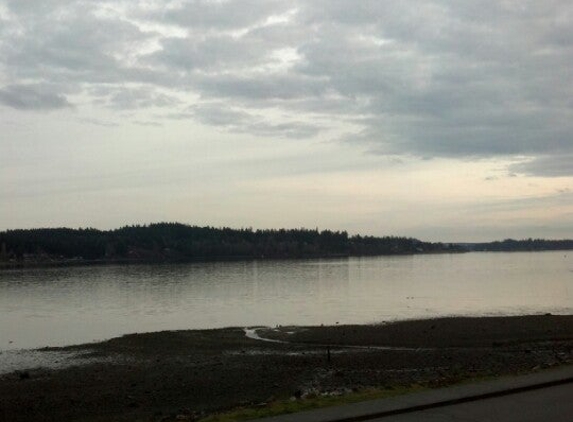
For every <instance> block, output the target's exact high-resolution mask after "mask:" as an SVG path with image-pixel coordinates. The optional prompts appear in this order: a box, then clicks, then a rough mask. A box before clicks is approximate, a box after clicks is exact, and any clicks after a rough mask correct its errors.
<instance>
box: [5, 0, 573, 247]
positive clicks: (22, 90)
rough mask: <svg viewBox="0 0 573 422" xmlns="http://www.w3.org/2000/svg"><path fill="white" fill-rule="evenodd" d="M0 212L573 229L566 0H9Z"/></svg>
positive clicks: (25, 224) (392, 230)
mask: <svg viewBox="0 0 573 422" xmlns="http://www.w3.org/2000/svg"><path fill="white" fill-rule="evenodd" d="M0 176H1V180H0V229H1V230H4V229H9V228H29V227H58V226H67V227H96V228H101V229H107V228H116V227H120V226H122V225H126V224H134V223H139V224H142V223H150V222H159V221H179V222H183V223H187V224H197V225H212V226H231V227H237V228H238V227H253V228H267V227H269V228H270V227H310V228H314V227H319V228H321V229H322V228H328V229H334V230H338V229H345V230H348V231H349V232H350V233H361V234H373V235H386V234H388V235H406V236H413V237H417V238H420V239H422V240H443V241H481V240H493V239H503V238H507V237H514V238H526V237H546V238H573V3H572V2H571V1H566V0H558V1H552V0H546V1H539V0H534V1H533V0H531V1H527V0H515V1H514V0H482V1H452V0H448V1H446V0H443V1H440V0H433V1H432V0H431V1H424V2H420V1H392V2H389V1H388V2H387V1H379V0H360V1H356V0H315V1H311V0H300V1H296V0H293V1H284V0H282V1H278V0H277V1H274V0H261V1H256V0H211V1H209V0H202V1H201V0H195V1H193V0H109V1H106V0H41V1H40V0H0Z"/></svg>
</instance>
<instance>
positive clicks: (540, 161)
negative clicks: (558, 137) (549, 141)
mask: <svg viewBox="0 0 573 422" xmlns="http://www.w3.org/2000/svg"><path fill="white" fill-rule="evenodd" d="M510 171H513V172H516V173H521V174H528V175H539V176H545V177H566V176H571V175H573V154H566V155H559V156H553V155H546V156H541V157H537V158H535V159H533V160H531V161H528V162H525V163H519V164H513V165H512V166H511V167H510Z"/></svg>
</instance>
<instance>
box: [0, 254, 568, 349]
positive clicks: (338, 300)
mask: <svg viewBox="0 0 573 422" xmlns="http://www.w3.org/2000/svg"><path fill="white" fill-rule="evenodd" d="M540 312H552V313H573V251H567V252H541V253H468V254H459V255H419V256H406V257H376V258H348V259H339V260H311V261H304V260H303V261H258V262H256V261H255V262H233V263H201V264H185V265H183V264H182V265H143V266H102V267H76V268H51V269H28V270H14V271H12V270H11V271H4V272H0V317H1V318H0V350H7V349H18V348H32V347H42V346H47V345H50V346H56V345H68V344H76V343H85V342H90V341H92V340H97V339H106V338H110V337H115V336H118V335H121V334H125V333H132V332H145V331H157V330H166V329H187V328H214V327H225V326H250V325H276V324H282V325H287V324H305V325H308V324H334V323H336V322H340V323H341V324H344V323H370V322H379V321H384V320H396V319H408V318H417V317H433V316H442V315H515V314H529V313H540Z"/></svg>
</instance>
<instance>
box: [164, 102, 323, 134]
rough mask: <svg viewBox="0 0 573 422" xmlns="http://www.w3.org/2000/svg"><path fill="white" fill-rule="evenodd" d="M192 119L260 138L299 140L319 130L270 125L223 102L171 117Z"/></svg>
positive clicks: (294, 124)
mask: <svg viewBox="0 0 573 422" xmlns="http://www.w3.org/2000/svg"><path fill="white" fill-rule="evenodd" d="M171 117H172V118H176V119H195V120H197V121H199V122H201V123H203V124H205V125H211V126H218V127H222V128H224V129H226V130H229V131H232V132H235V133H250V134H252V135H255V136H261V137H274V138H291V139H303V138H309V137H312V136H315V135H317V134H318V133H319V132H320V131H321V130H322V129H323V128H322V127H321V126H319V125H314V124H309V123H305V122H301V121H288V122H281V123H274V122H271V121H269V120H268V119H266V118H265V117H263V116H260V115H257V114H252V113H247V112H245V111H241V110H236V109H232V108H229V107H228V106H227V105H226V104H224V103H207V104H202V105H196V106H193V107H191V108H190V109H189V110H188V111H187V112H184V113H179V114H175V115H173V116H171Z"/></svg>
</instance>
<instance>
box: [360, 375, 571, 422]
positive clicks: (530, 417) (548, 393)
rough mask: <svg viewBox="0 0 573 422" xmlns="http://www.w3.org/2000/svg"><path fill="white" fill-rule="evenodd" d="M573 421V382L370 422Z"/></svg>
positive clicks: (370, 421)
mask: <svg viewBox="0 0 573 422" xmlns="http://www.w3.org/2000/svg"><path fill="white" fill-rule="evenodd" d="M414 421H415V422H490V421H491V422H573V383H570V384H565V385H559V386H556V387H546V388H541V389H539V390H532V391H527V392H523V393H517V394H511V395H507V396H502V397H496V398H491V399H485V400H477V401H474V402H468V403H462V404H456V405H451V406H445V407H438V408H435V409H429V410H424V411H419V412H413V413H407V414H403V415H397V416H387V417H382V418H377V419H371V420H369V422H414Z"/></svg>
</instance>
